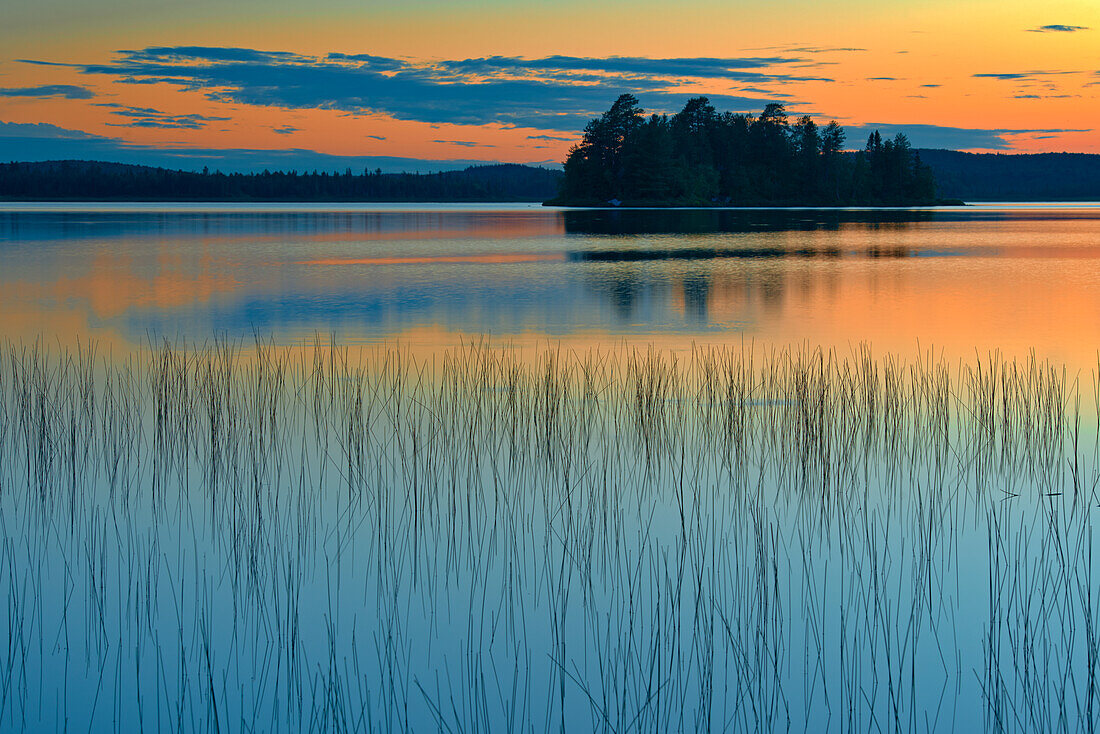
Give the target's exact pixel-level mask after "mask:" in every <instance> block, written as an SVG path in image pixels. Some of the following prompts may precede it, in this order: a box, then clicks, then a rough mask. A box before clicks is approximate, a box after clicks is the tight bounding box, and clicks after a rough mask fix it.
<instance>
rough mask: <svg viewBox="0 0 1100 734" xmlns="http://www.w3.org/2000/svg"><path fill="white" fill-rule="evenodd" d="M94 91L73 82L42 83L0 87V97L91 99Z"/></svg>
mask: <svg viewBox="0 0 1100 734" xmlns="http://www.w3.org/2000/svg"><path fill="white" fill-rule="evenodd" d="M94 96H95V93H94V92H93V91H92V90H90V89H87V88H86V87H78V86H75V85H73V84H44V85H42V86H39V87H0V97H37V98H39V99H45V98H48V97H63V98H65V99H91V98H92V97H94Z"/></svg>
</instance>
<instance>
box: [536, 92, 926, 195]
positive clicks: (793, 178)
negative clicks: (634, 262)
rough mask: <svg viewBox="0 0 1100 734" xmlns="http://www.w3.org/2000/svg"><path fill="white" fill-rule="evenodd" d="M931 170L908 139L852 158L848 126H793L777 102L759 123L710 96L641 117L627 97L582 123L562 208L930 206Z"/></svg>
mask: <svg viewBox="0 0 1100 734" xmlns="http://www.w3.org/2000/svg"><path fill="white" fill-rule="evenodd" d="M935 201H936V184H935V180H934V178H933V175H932V171H931V169H929V168H928V166H926V165H924V164H923V163H921V160H920V157H919V156H918V155H917V153H916V152H915V151H914V150H913V148H912V147H911V145H910V144H909V141H908V139H906V137H905V136H904V135H897V136H896V137H894V138H893V139H892V140H883V139H882V137H881V136H880V135H879V133H877V132H876V133H874V134H872V135H871V136H870V138H869V139H868V141H867V144H866V147H865V148H864V149H863V150H862V151H860V152H859V153H857V154H851V153H846V152H845V133H844V129H843V128H842V127H841V126H840V125H838V124H837V123H836V122H835V121H834V122H830V123H829V124H828V125H826V126H824V127H819V126H818V125H817V124H816V123H815V122H814V121H813V120H812V119H810V118H809V117H801V118H799V119H797V120H795V121H794V122H791V121H790V120H789V118H788V116H787V113H786V110H785V109H784V107H783V105H782V104H769V105H767V106H766V107H765V108H764V111H763V112H761V113H760V115H759V116H753V115H751V114H735V113H731V112H725V113H719V112H718V111H717V110H716V109H715V108H714V107H713V106H712V105H711V104H710V102H709V101H708V100H707V98H706V97H696V98H694V99H691V100H689V101H688V103H687V104H686V105H685V106H684V109H683V110H681V111H680V112H679V113H677V114H675V115H672V116H668V115H650V116H649V117H646V116H645V114H644V111H643V110H642V108H641V107H640V106H639V105H638V100H637V99H635V98H634V96H633V95H629V94H624V95H622V96H621V97H619V98H618V100H616V101H615V103H614V104H613V105H612V106H611V109H609V110H608V111H607V112H605V113H604V114H603V115H601V116H600V117H599V118H596V119H594V120H592V121H591V122H589V123H588V125H587V126H586V127H585V129H584V138H583V140H582V141H581V142H580V143H579V144H578V145H576V146H574V147H573V149H572V150H571V151H570V152H569V157H568V158H567V159H566V161H565V176H564V178H563V180H562V188H561V191H560V194H559V196H558V198H557V199H556V200H554V202H553V203H558V204H564V205H604V204H606V203H607V202H612V203H621V204H623V205H687V206H713V205H725V206H753V205H779V206H783V205H787V206H790V205H814V206H838V205H839V206H850V205H869V206H883V205H886V206H889V205H916V204H932V203H935Z"/></svg>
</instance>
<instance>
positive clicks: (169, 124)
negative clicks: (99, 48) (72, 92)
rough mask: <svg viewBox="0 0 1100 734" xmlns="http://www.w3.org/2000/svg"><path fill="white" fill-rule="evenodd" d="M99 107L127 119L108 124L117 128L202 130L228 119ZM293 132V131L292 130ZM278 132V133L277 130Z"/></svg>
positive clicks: (111, 104)
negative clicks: (211, 123)
mask: <svg viewBox="0 0 1100 734" xmlns="http://www.w3.org/2000/svg"><path fill="white" fill-rule="evenodd" d="M96 106H97V107H107V108H110V110H111V114H112V115H118V116H119V117H125V118H127V122H111V123H107V124H109V125H113V126H116V127H151V128H161V129H165V130H201V129H202V128H204V127H206V125H207V123H210V122H224V121H226V120H228V119H230V118H228V117H213V116H209V115H199V114H195V113H191V114H183V115H174V114H171V113H168V112H161V111H160V110H157V109H153V108H152V107H130V106H128V105H122V104H118V103H116V102H101V103H98V104H97V105H96ZM292 131H293V129H292ZM276 132H278V131H277V130H276Z"/></svg>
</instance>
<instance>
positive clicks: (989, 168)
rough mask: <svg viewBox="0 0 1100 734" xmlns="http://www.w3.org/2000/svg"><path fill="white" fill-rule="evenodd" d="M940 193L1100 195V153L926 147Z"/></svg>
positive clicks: (1040, 197) (1020, 197)
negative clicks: (977, 150)
mask: <svg viewBox="0 0 1100 734" xmlns="http://www.w3.org/2000/svg"><path fill="white" fill-rule="evenodd" d="M921 158H923V159H924V161H925V163H927V164H928V165H929V166H931V167H932V170H933V171H934V172H935V175H936V185H937V187H938V189H939V192H940V195H942V196H951V197H956V198H959V199H965V200H967V201H1100V155H1096V154H1094V153H962V152H959V151H957V150H922V151H921Z"/></svg>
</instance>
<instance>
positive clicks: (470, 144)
mask: <svg viewBox="0 0 1100 734" xmlns="http://www.w3.org/2000/svg"><path fill="white" fill-rule="evenodd" d="M432 142H433V143H441V144H443V145H459V146H461V147H463V148H495V147H496V146H495V145H492V144H490V143H475V142H474V141H472V140H433V141H432Z"/></svg>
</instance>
